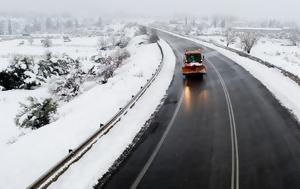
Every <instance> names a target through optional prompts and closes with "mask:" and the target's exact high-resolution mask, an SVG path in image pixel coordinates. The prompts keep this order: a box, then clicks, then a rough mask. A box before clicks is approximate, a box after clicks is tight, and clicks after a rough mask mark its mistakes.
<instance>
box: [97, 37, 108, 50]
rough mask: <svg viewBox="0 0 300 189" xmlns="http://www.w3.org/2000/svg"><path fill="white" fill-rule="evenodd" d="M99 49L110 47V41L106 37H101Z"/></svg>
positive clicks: (98, 44)
mask: <svg viewBox="0 0 300 189" xmlns="http://www.w3.org/2000/svg"><path fill="white" fill-rule="evenodd" d="M97 47H98V50H105V49H106V48H107V47H108V41H107V39H106V38H105V37H100V38H99V39H98V43H97Z"/></svg>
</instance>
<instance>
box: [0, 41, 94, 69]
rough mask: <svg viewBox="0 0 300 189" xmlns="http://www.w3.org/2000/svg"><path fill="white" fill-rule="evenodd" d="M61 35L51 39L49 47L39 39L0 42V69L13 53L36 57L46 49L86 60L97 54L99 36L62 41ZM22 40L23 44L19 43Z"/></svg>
mask: <svg viewBox="0 0 300 189" xmlns="http://www.w3.org/2000/svg"><path fill="white" fill-rule="evenodd" d="M62 37H63V35H61V37H59V38H55V39H51V41H52V43H53V45H52V46H51V47H49V48H45V47H43V46H42V43H41V39H34V40H33V43H32V44H30V43H29V42H28V40H26V39H14V40H10V41H2V42H0V70H2V69H4V68H6V67H7V65H8V64H9V61H10V59H11V58H12V57H13V56H14V55H15V54H21V55H29V56H33V57H36V58H39V57H42V56H43V55H44V54H45V52H46V51H50V52H52V53H53V54H57V55H61V54H63V53H65V54H67V55H69V56H70V57H72V58H73V59H77V58H79V59H80V60H82V61H86V60H88V59H89V58H90V57H91V56H92V55H95V54H97V41H98V39H99V37H74V38H71V40H72V41H71V42H64V40H63V38H62ZM21 42H24V45H19V44H20V43H21Z"/></svg>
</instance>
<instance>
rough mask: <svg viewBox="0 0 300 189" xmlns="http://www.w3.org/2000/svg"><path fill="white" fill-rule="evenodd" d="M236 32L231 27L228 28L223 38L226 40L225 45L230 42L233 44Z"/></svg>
mask: <svg viewBox="0 0 300 189" xmlns="http://www.w3.org/2000/svg"><path fill="white" fill-rule="evenodd" d="M235 36H236V34H235V32H234V31H233V30H232V29H231V28H228V29H227V30H226V32H225V40H226V46H227V47H228V46H229V45H230V44H233V43H234V42H235V39H236V37H235Z"/></svg>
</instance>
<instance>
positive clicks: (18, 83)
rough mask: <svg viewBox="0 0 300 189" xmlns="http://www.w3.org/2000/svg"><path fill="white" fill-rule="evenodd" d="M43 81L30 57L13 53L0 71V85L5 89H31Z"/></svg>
mask: <svg viewBox="0 0 300 189" xmlns="http://www.w3.org/2000/svg"><path fill="white" fill-rule="evenodd" d="M43 82H44V79H43V77H40V76H39V75H38V67H37V65H36V64H35V63H34V60H33V58H32V57H28V56H21V55H15V56H14V57H13V59H12V61H11V64H10V66H9V67H8V68H6V69H5V70H3V71H1V72H0V86H2V87H3V88H4V89H5V90H11V89H32V88H34V87H36V86H39V85H41V83H43Z"/></svg>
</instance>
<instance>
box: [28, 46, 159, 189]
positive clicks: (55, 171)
mask: <svg viewBox="0 0 300 189" xmlns="http://www.w3.org/2000/svg"><path fill="white" fill-rule="evenodd" d="M157 45H158V47H159V49H160V52H161V55H162V58H161V62H160V64H159V66H158V68H157V69H156V71H155V73H154V74H152V77H151V78H150V79H149V80H147V83H146V84H145V85H144V86H142V87H141V90H140V91H139V92H138V93H137V94H136V95H135V96H132V99H131V100H130V102H128V104H127V105H126V106H125V107H123V108H121V109H120V111H119V112H117V113H116V114H115V115H114V116H113V117H112V118H111V119H110V120H109V121H108V122H107V123H106V124H104V125H102V124H100V126H101V127H100V129H99V130H97V131H96V132H95V133H94V134H92V135H91V136H90V137H89V138H88V139H86V140H85V141H84V142H83V143H81V144H80V145H79V146H78V147H77V148H76V149H74V150H73V151H72V152H70V153H69V154H68V155H67V156H65V157H64V158H63V159H62V160H61V161H60V162H58V163H57V164H56V165H54V166H53V167H52V168H50V169H49V170H48V171H47V172H45V173H44V174H43V175H41V176H40V177H39V178H38V179H37V180H35V181H34V182H33V183H32V184H31V185H30V186H28V187H27V188H28V189H37V188H43V189H44V188H47V187H48V186H49V185H50V184H52V183H53V182H55V181H56V180H57V179H58V177H59V176H61V175H62V174H63V173H64V172H65V171H66V170H67V169H68V168H69V167H70V166H71V165H72V164H74V163H75V162H77V161H78V160H79V159H80V158H81V157H82V156H83V155H84V154H85V153H86V152H88V151H89V150H90V149H91V148H92V146H93V145H94V144H95V143H96V142H97V141H98V140H99V139H100V138H101V137H102V136H104V135H105V134H107V133H108V132H109V130H110V129H111V128H113V127H114V126H115V125H116V124H117V123H118V122H119V121H120V120H121V118H122V116H124V115H126V114H127V112H128V109H131V108H132V107H133V106H134V105H135V103H136V102H137V101H138V100H139V99H140V98H141V97H142V95H143V94H144V93H145V92H146V90H147V89H148V88H149V87H150V86H151V84H152V83H153V82H154V81H155V79H156V77H157V76H158V74H159V73H160V71H161V69H162V66H163V63H164V53H163V50H162V47H161V45H160V44H159V43H158V42H157Z"/></svg>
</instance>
